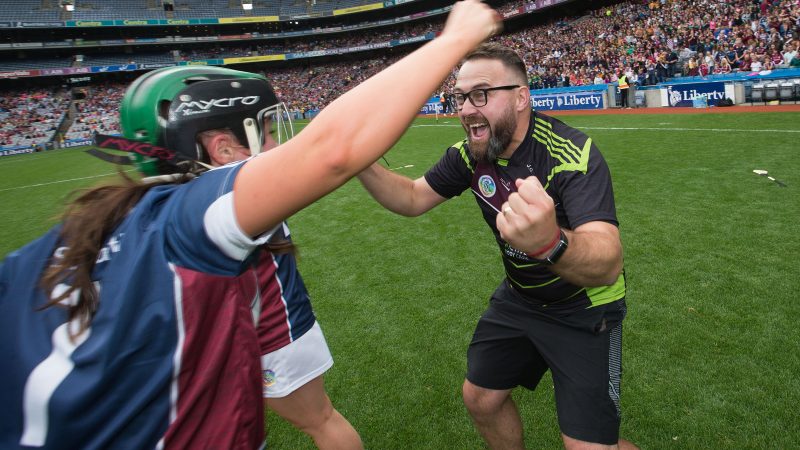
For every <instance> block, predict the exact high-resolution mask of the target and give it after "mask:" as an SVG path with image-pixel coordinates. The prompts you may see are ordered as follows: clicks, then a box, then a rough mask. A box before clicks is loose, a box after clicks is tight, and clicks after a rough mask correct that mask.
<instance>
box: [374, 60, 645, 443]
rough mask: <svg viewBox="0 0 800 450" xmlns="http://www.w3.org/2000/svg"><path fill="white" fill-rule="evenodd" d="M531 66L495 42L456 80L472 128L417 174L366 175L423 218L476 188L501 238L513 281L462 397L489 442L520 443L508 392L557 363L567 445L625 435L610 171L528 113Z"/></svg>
mask: <svg viewBox="0 0 800 450" xmlns="http://www.w3.org/2000/svg"><path fill="white" fill-rule="evenodd" d="M525 81H526V77H525V64H524V63H523V62H522V60H521V59H520V57H519V56H518V55H517V54H516V53H514V52H513V51H512V50H510V49H508V48H506V47H503V46H500V45H497V44H488V45H486V44H485V45H483V46H481V47H479V48H478V49H477V50H476V51H475V52H473V53H471V54H470V55H468V56H467V59H466V61H465V62H464V64H463V66H462V67H461V70H460V71H459V74H458V78H457V81H456V84H455V89H454V92H455V97H456V105H457V108H458V110H459V113H458V114H459V118H460V120H461V123H462V126H463V127H464V130H465V131H466V133H467V138H466V139H465V140H464V141H462V142H459V143H457V144H456V145H454V146H452V147H450V148H449V149H447V151H446V153H445V155H444V156H443V157H442V158H441V159H440V160H439V162H438V163H437V164H436V165H434V166H433V167H432V168H431V169H430V170H429V171H428V172H427V173H426V174H425V176H424V177H421V178H418V179H416V180H411V179H408V178H406V177H403V176H401V175H398V174H396V173H393V172H390V171H389V170H386V169H385V168H383V167H381V166H380V165H377V164H373V165H372V166H371V167H370V168H368V169H367V170H365V171H364V172H362V173H361V174H359V179H360V180H361V182H362V183H363V184H364V186H365V187H366V189H367V190H368V191H369V192H370V194H371V195H372V196H373V197H375V199H376V200H377V201H378V202H379V203H381V204H382V205H383V206H384V207H386V208H387V209H389V210H391V211H394V212H396V213H398V214H402V215H405V216H417V215H420V214H422V213H424V212H426V211H428V210H430V209H432V208H433V207H435V206H437V205H439V204H440V203H442V202H444V201H445V200H447V199H449V198H452V197H454V196H456V195H459V194H461V192H463V191H465V190H466V189H471V190H472V192H473V194H474V195H475V197H476V202H477V204H478V206H479V207H480V208H481V212H482V213H483V217H484V220H485V221H486V223H487V224H488V225H489V227H490V228H491V230H492V232H493V233H494V235H495V238H496V240H497V243H498V245H499V247H500V251H501V254H502V258H503V263H504V265H505V269H506V275H507V276H506V278H505V279H504V280H503V282H502V283H501V284H500V286H499V287H498V288H497V290H496V291H495V292H494V294H493V295H492V298H491V300H490V304H489V307H488V309H487V310H486V312H485V313H484V314H483V316H482V317H481V319H480V321H479V322H478V325H477V328H476V330H475V334H474V336H473V339H472V343H471V344H470V347H469V350H468V353H467V376H466V380H465V382H464V386H463V398H464V403H465V405H466V407H467V409H468V411H469V413H470V414H471V416H472V418H473V421H474V423H475V425H476V427H477V428H478V430H479V432H480V433H481V435H482V436H483V438H484V439H485V441H486V442H487V443H488V444H489V447H491V448H504V449H521V448H523V435H522V423H521V420H520V416H519V413H518V412H517V409H516V405H515V404H514V401H513V400H512V398H511V395H510V394H511V390H512V389H513V388H515V387H516V386H519V385H522V386H525V387H526V388H528V389H534V388H535V387H536V385H537V384H538V382H539V380H540V379H541V377H542V375H543V374H544V373H545V372H546V370H547V369H550V370H551V371H552V373H553V380H554V384H555V393H556V406H557V410H558V417H559V425H560V428H561V432H562V438H563V442H564V445H565V446H566V447H567V448H568V449H575V448H616V447H617V445H618V444H622V446H631V444H630V443H629V442H627V441H624V440H620V439H619V436H618V432H619V420H620V418H619V417H620V416H619V381H620V375H621V359H620V357H621V332H622V327H621V322H622V319H623V318H624V316H625V302H624V297H625V281H624V278H623V275H622V245H621V243H620V238H619V231H618V229H617V220H616V214H615V207H614V199H613V193H612V189H611V178H610V175H609V172H608V167H607V166H606V164H605V161H604V160H603V157H602V155H601V154H600V153H599V151H598V150H597V147H595V146H594V144H593V143H592V141H591V139H590V138H588V137H587V136H586V135H584V134H583V133H581V132H579V131H577V130H575V129H572V128H570V127H568V126H566V125H565V124H563V123H561V122H559V121H557V120H555V119H553V118H550V117H547V116H545V115H543V114H540V113H532V112H531V107H530V105H531V103H530V91H529V90H528V88H527V86H526V85H525Z"/></svg>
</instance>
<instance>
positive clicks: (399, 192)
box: [358, 163, 447, 217]
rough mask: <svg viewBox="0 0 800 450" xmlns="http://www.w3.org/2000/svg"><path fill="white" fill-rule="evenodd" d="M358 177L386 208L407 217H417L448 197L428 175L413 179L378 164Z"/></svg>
mask: <svg viewBox="0 0 800 450" xmlns="http://www.w3.org/2000/svg"><path fill="white" fill-rule="evenodd" d="M358 179H359V181H361V184H363V185H364V188H366V189H367V191H368V192H369V193H370V195H372V197H373V198H375V200H376V201H377V202H378V203H380V204H381V205H382V206H383V207H384V208H386V209H388V210H389V211H392V212H394V213H397V214H400V215H403V216H409V217H416V216H418V215H420V214H422V213H425V212H427V211H429V210H431V209H432V208H433V207H434V206H436V205H438V204H440V203H442V202H443V201H445V200H447V199H446V198H444V197H442V196H441V195H439V194H437V193H436V191H434V190H433V188H432V187H431V186H430V185H429V184H428V181H427V180H425V177H419V178H417V179H416V180H412V179H410V178H408V177H404V176H403V175H400V174H398V173H395V172H392V171H390V170H389V169H387V168H385V167H383V166H381V165H380V164H377V163H375V164H373V165H371V166H369V167H368V168H367V169H366V170H364V171H363V172H361V173H359V174H358Z"/></svg>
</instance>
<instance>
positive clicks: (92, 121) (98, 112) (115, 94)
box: [64, 83, 127, 140]
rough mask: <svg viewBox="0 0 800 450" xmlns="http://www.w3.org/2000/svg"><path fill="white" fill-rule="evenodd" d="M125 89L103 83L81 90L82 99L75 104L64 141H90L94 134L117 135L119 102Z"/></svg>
mask: <svg viewBox="0 0 800 450" xmlns="http://www.w3.org/2000/svg"><path fill="white" fill-rule="evenodd" d="M126 87H127V85H125V84H123V83H103V84H100V85H95V86H91V87H88V88H83V89H85V90H84V91H83V96H84V99H83V101H80V102H76V103H75V108H76V110H77V114H76V116H75V120H74V122H73V123H72V126H71V127H70V128H69V130H67V133H66V134H65V136H64V139H67V140H70V139H90V138H91V137H92V136H93V135H94V133H95V132H97V133H101V134H117V133H119V132H120V128H119V102H120V101H121V100H122V96H123V95H124V94H125V88H126Z"/></svg>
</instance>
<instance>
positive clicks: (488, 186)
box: [478, 175, 497, 197]
mask: <svg viewBox="0 0 800 450" xmlns="http://www.w3.org/2000/svg"><path fill="white" fill-rule="evenodd" d="M478 189H480V190H481V194H483V196H484V197H492V196H494V193H495V192H497V185H495V184H494V180H493V179H492V177H490V176H489V175H481V177H480V178H479V179H478Z"/></svg>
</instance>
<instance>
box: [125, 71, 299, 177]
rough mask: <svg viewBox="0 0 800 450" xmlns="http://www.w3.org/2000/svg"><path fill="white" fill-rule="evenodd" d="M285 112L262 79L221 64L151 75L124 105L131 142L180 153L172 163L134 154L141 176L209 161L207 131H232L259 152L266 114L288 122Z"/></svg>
mask: <svg viewBox="0 0 800 450" xmlns="http://www.w3.org/2000/svg"><path fill="white" fill-rule="evenodd" d="M280 108H281V104H280V103H279V102H278V99H277V97H276V96H275V92H274V91H273V90H272V86H270V84H269V82H268V81H267V79H266V78H265V77H263V76H261V75H257V74H253V73H249V72H242V71H238V70H232V69H227V68H224V67H215V66H174V67H166V68H163V69H158V70H154V71H152V72H149V73H146V74H145V75H142V76H141V77H139V78H137V79H136V81H134V82H133V84H131V85H130V87H128V90H127V91H126V92H125V96H124V97H123V99H122V103H121V105H120V126H121V128H122V134H123V135H124V136H125V138H127V139H130V140H134V141H138V142H143V143H148V144H151V145H155V146H159V147H163V148H167V149H170V150H172V151H173V152H174V158H172V160H169V161H166V160H163V159H156V158H152V157H148V156H144V155H142V154H139V153H133V158H134V162H135V163H136V165H137V166H138V168H139V170H140V172H142V173H143V174H144V175H148V176H151V175H161V174H168V173H175V172H186V171H188V170H191V169H192V166H194V164H193V162H194V161H199V162H202V163H208V162H209V158H208V155H207V154H206V152H205V151H204V150H203V149H202V148H201V147H200V146H199V145H198V144H197V133H199V132H202V131H207V130H214V129H226V128H227V129H230V130H231V131H232V132H233V133H234V134H235V135H236V137H237V138H238V139H239V141H240V142H241V143H243V144H246V145H248V146H249V147H250V149H251V151H253V152H255V153H257V152H258V150H256V149H260V147H261V143H262V142H263V139H264V131H263V130H262V126H263V125H262V124H263V122H264V118H265V115H266V114H268V113H269V111H271V110H273V109H274V110H275V111H274V112H280V113H279V114H278V116H279V117H280V118H283V117H284V115H285V114H284V113H283V112H281V111H280ZM248 128H249V129H248ZM254 141H257V142H254ZM187 162H188V163H187Z"/></svg>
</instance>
